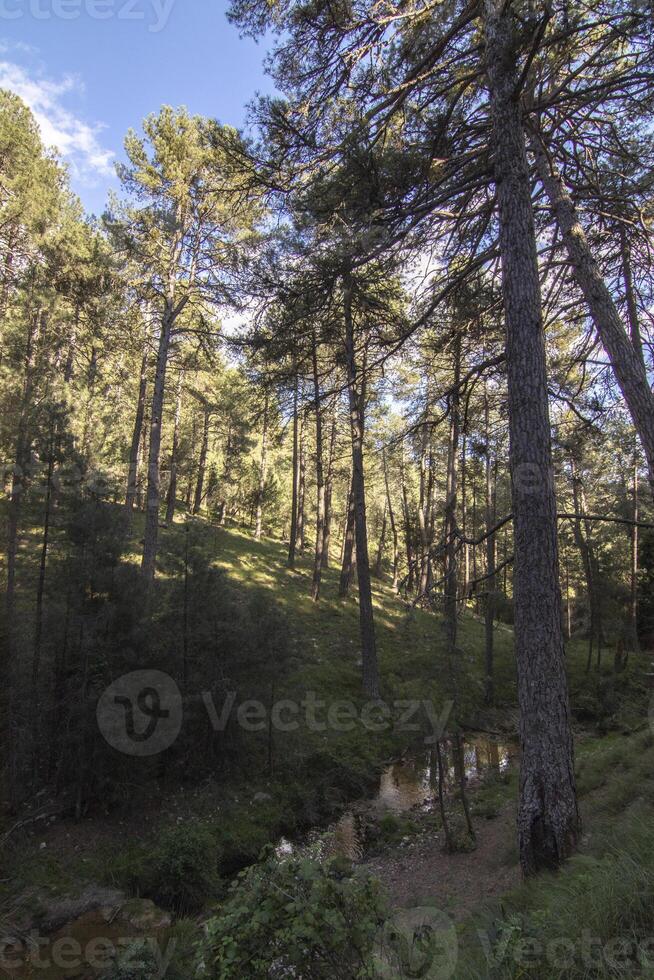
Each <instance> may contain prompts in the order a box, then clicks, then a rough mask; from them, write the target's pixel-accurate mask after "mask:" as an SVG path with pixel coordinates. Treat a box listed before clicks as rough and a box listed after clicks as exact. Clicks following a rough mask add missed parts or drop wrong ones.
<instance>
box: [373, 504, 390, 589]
mask: <svg viewBox="0 0 654 980" xmlns="http://www.w3.org/2000/svg"><path fill="white" fill-rule="evenodd" d="M387 514H388V503H387V501H384V515H383V517H382V526H381V533H380V535H379V544H378V546H377V560H376V561H375V578H381V576H382V566H383V563H384V549H385V547H386V521H387Z"/></svg>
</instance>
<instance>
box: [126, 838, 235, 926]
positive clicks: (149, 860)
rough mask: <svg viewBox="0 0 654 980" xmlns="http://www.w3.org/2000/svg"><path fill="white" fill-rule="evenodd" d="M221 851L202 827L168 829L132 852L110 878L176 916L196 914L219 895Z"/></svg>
mask: <svg viewBox="0 0 654 980" xmlns="http://www.w3.org/2000/svg"><path fill="white" fill-rule="evenodd" d="M219 859H220V850H219V847H218V842H217V840H216V838H215V836H214V835H213V834H212V833H211V832H210V831H209V830H207V829H206V828H204V827H188V826H179V827H170V828H168V829H166V830H164V831H163V832H162V833H161V835H160V837H159V839H158V840H156V841H153V842H151V843H150V844H149V845H148V846H147V847H140V848H131V849H129V850H128V851H126V852H125V853H124V854H123V855H121V856H120V857H119V858H118V859H117V861H116V862H115V863H114V867H113V873H112V877H113V879H114V881H116V882H117V883H118V884H120V885H121V886H122V887H124V888H127V889H128V890H129V891H131V892H133V893H134V894H137V895H141V896H144V897H146V898H151V899H152V900H153V901H154V902H156V903H157V904H158V905H161V906H163V907H164V908H167V909H170V910H171V911H173V912H175V913H176V914H178V915H185V914H187V913H189V912H197V911H199V910H200V909H202V908H203V907H204V906H205V905H206V904H207V902H208V901H210V900H212V899H215V898H217V897H218V896H219V895H220V876H219V874H218V864H219Z"/></svg>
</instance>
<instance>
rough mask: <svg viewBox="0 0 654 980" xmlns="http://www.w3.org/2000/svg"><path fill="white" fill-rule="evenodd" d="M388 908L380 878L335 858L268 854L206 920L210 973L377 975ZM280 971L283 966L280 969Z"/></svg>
mask: <svg viewBox="0 0 654 980" xmlns="http://www.w3.org/2000/svg"><path fill="white" fill-rule="evenodd" d="M384 915H385V908H384V903H383V901H382V898H381V895H380V892H379V890H378V885H377V883H376V882H373V881H372V880H370V879H367V878H349V877H346V876H344V875H343V874H341V873H340V871H339V869H338V868H337V867H336V866H334V865H332V864H331V863H328V864H326V865H321V864H318V863H317V862H315V861H310V860H306V859H303V860H288V861H278V860H277V859H276V858H275V857H274V856H270V857H268V858H267V859H266V860H265V861H264V862H263V863H262V864H260V865H258V866H256V867H253V868H250V869H249V870H248V871H246V872H244V873H243V874H242V875H241V876H240V878H239V879H238V880H237V881H236V882H235V884H234V885H233V887H232V891H231V894H230V895H229V898H228V900H227V901H226V902H225V904H224V905H223V906H222V908H221V910H220V915H219V916H218V917H217V918H215V919H212V920H211V921H210V922H209V923H208V925H207V947H206V951H205V955H204V961H205V964H206V969H207V974H206V975H207V977H208V978H211V980H242V978H243V977H248V978H249V980H264V978H268V977H270V976H276V975H279V976H287V975H288V976H298V977H300V976H301V977H302V978H303V980H332V978H341V980H355V978H364V977H371V976H373V975H374V974H373V973H371V972H370V971H371V969H372V967H371V966H370V958H371V952H372V949H373V943H374V939H375V936H376V934H377V931H378V929H379V926H380V924H381V922H382V921H383V919H384ZM275 971H277V972H275Z"/></svg>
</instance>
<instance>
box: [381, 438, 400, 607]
mask: <svg viewBox="0 0 654 980" xmlns="http://www.w3.org/2000/svg"><path fill="white" fill-rule="evenodd" d="M382 465H383V468H384V486H385V488H386V507H387V508H388V520H389V523H390V525H391V535H392V538H393V588H394V589H395V591H397V583H398V569H399V560H400V553H399V544H398V534H397V524H396V522H395V513H394V511H393V501H392V499H391V488H390V483H389V479H388V464H387V462H386V453H382Z"/></svg>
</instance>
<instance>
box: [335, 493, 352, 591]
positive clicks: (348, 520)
mask: <svg viewBox="0 0 654 980" xmlns="http://www.w3.org/2000/svg"><path fill="white" fill-rule="evenodd" d="M353 479H354V478H353V477H351V478H350V487H349V490H348V495H347V513H346V516H345V534H344V535H343V561H342V562H341V579H340V582H339V585H338V594H339V597H340V598H341V599H344V598H345V596H346V595H347V594H348V593H349V591H350V586H351V584H352V573H353V562H352V554H353V552H354V492H353V489H352V484H353Z"/></svg>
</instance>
